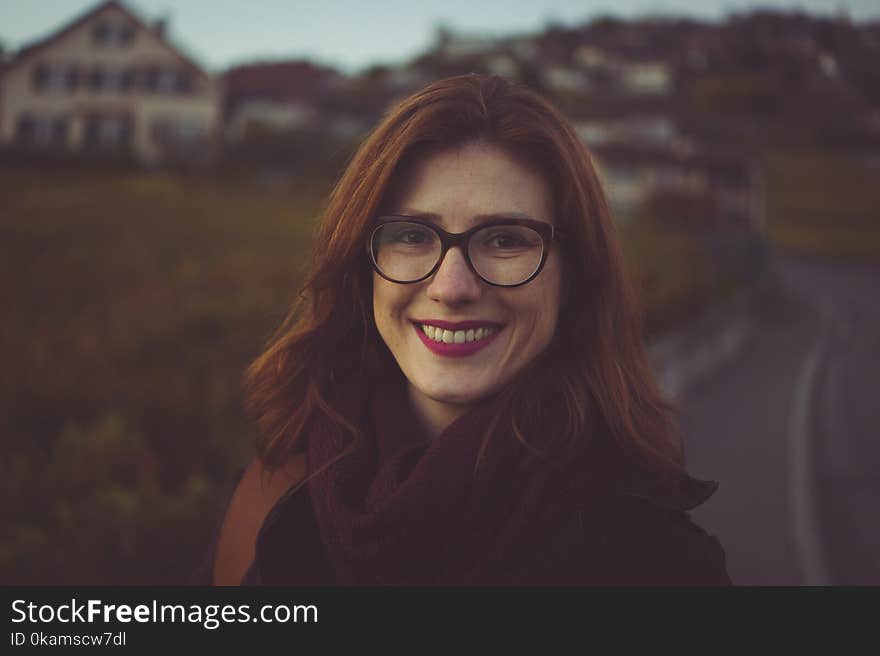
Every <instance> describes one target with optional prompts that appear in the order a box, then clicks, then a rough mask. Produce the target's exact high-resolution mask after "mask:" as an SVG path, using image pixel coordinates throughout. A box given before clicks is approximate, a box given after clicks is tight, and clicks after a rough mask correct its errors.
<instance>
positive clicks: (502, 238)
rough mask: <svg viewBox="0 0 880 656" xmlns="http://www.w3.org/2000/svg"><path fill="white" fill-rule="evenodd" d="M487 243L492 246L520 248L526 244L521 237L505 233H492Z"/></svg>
mask: <svg viewBox="0 0 880 656" xmlns="http://www.w3.org/2000/svg"><path fill="white" fill-rule="evenodd" d="M487 243H488V245H489V246H490V247H492V248H522V247H524V246H527V245H528V244H527V243H526V242H525V240H523V239H522V238H521V237H518V236H517V235H511V234H506V233H500V234H497V235H492V237H490V238H489V240H488V242H487Z"/></svg>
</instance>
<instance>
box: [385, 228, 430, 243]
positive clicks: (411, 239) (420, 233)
mask: <svg viewBox="0 0 880 656" xmlns="http://www.w3.org/2000/svg"><path fill="white" fill-rule="evenodd" d="M430 238H431V237H430V235H429V234H428V233H427V232H426V231H425V230H401V231H400V232H398V233H397V234H396V235H395V237H394V241H396V242H398V243H400V244H424V243H426V242H428V241H430Z"/></svg>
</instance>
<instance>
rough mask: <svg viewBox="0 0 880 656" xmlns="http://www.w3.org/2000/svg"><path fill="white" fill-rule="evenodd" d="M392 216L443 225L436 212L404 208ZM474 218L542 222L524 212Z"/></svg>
mask: <svg viewBox="0 0 880 656" xmlns="http://www.w3.org/2000/svg"><path fill="white" fill-rule="evenodd" d="M391 214H394V215H396V216H408V217H411V218H413V219H423V220H425V221H431V222H432V223H443V217H442V216H441V215H440V214H437V213H436V212H420V211H419V210H414V209H411V208H408V207H402V208H400V209H399V210H397V211H396V212H391ZM472 218H473V220H474V223H479V222H481V221H493V220H495V219H529V220H532V221H540V219H537V218H535V217H534V216H531V215H530V214H524V213H523V212H492V213H490V214H475V215H474V216H473V217H472Z"/></svg>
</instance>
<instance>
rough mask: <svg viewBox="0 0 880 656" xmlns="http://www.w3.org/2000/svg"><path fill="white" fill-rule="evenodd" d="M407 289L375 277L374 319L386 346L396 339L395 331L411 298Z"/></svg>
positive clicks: (404, 286)
mask: <svg viewBox="0 0 880 656" xmlns="http://www.w3.org/2000/svg"><path fill="white" fill-rule="evenodd" d="M406 287H407V286H406V285H397V284H395V283H392V282H388V281H387V280H385V279H384V278H382V277H381V276H378V275H375V274H374V275H373V318H374V320H375V321H376V328H377V329H378V330H379V334H380V335H381V336H382V339H383V340H385V342H386V344H387V343H388V341H389V340H390V339H393V338H394V334H393V331H394V330H395V328H396V327H397V323H398V321H399V319H400V316H401V313H402V311H403V309H404V307H405V306H406V303H407V301H408V298H409V296H410V293H409V290H408V289H406Z"/></svg>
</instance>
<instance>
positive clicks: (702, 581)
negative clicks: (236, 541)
mask: <svg viewBox="0 0 880 656" xmlns="http://www.w3.org/2000/svg"><path fill="white" fill-rule="evenodd" d="M716 489H717V483H714V482H711V481H698V480H696V479H692V478H691V479H688V481H687V485H685V486H684V487H683V488H681V489H680V490H679V491H678V492H677V493H676V494H671V493H669V492H664V493H662V494H661V493H659V492H651V491H649V490H648V488H647V487H646V486H645V485H642V484H640V483H639V482H638V480H635V479H632V480H629V481H627V480H626V479H623V480H622V481H621V482H620V483H619V484H617V485H615V487H614V488H613V489H609V490H608V492H607V494H604V495H602V497H601V498H600V499H597V500H596V502H595V503H591V504H589V506H586V507H584V508H583V510H582V511H581V512H579V513H577V514H576V515H574V516H572V518H571V521H570V522H569V523H568V525H567V526H566V528H565V529H564V530H563V531H562V532H561V533H560V534H559V535H556V536H554V537H553V538H552V539H548V540H547V542H546V543H545V553H543V554H542V555H541V557H540V558H538V559H536V562H538V563H547V564H548V565H549V564H550V563H552V562H554V561H555V560H556V559H560V558H562V559H567V560H571V561H572V563H573V566H572V568H571V570H570V571H571V578H568V579H566V580H550V579H548V580H547V583H548V584H549V585H590V586H728V585H731V580H730V577H729V575H728V573H727V568H726V562H725V554H724V549H723V548H722V546H721V543H720V542H719V541H718V539H717V538H716V537H714V536H712V535H710V534H708V533H707V532H706V531H704V530H703V529H702V528H700V527H699V526H697V525H696V524H695V523H694V522H693V521H692V520H691V518H690V515H689V512H688V511H689V510H691V509H692V508H694V507H696V506H697V505H700V504H702V503H704V502H705V501H706V500H707V499H708V498H709V497H710V496H711V495H712V494H713V493H714V492H715V490H716ZM218 536H219V529H218V530H217V532H216V534H215V538H214V540H213V541H212V543H211V545H210V548H209V550H208V554H207V557H206V558H205V560H204V562H203V563H202V564H201V565H200V566H199V567H198V568H197V569H196V570H195V571H194V572H193V574H192V576H191V578H190V583H191V584H193V585H210V584H211V580H212V572H213V563H214V553H215V550H216V546H217V537H218ZM291 562H299V563H302V562H307V563H310V566H309V567H307V568H302V567H297V568H296V570H297V571H298V572H299V573H298V574H296V576H293V575H292V573H291V568H290V567H289V563H291ZM551 569H556V568H551ZM303 571H307V574H303V573H302V572H303ZM520 578H521V579H522V580H523V581H534V580H541V579H542V576H541V572H540V571H534V570H532V571H529V572H520V573H513V574H512V575H511V576H510V578H509V579H507V580H505V581H504V582H503V583H504V584H507V585H517V584H518V579H520ZM242 584H244V585H261V584H266V585H290V586H331V585H333V584H334V583H333V577H332V573H331V571H330V569H329V567H328V565H327V562H326V559H325V557H324V553H323V545H322V544H321V539H320V536H319V533H318V527H317V524H316V523H315V518H314V516H313V513H312V509H311V505H310V503H309V499H308V494H307V492H306V488H303V489H301V490H300V491H299V492H297V493H295V494H293V495H285V496H282V498H281V499H280V500H279V501H278V503H277V504H276V505H275V507H274V508H273V509H272V511H271V512H270V513H269V515H268V516H267V518H266V521H265V522H264V524H263V527H262V529H261V530H260V532H259V535H258V538H257V545H256V557H255V559H254V562H253V563H252V564H251V567H250V568H249V569H248V571H247V573H246V574H245V576H244V579H243V580H242Z"/></svg>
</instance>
